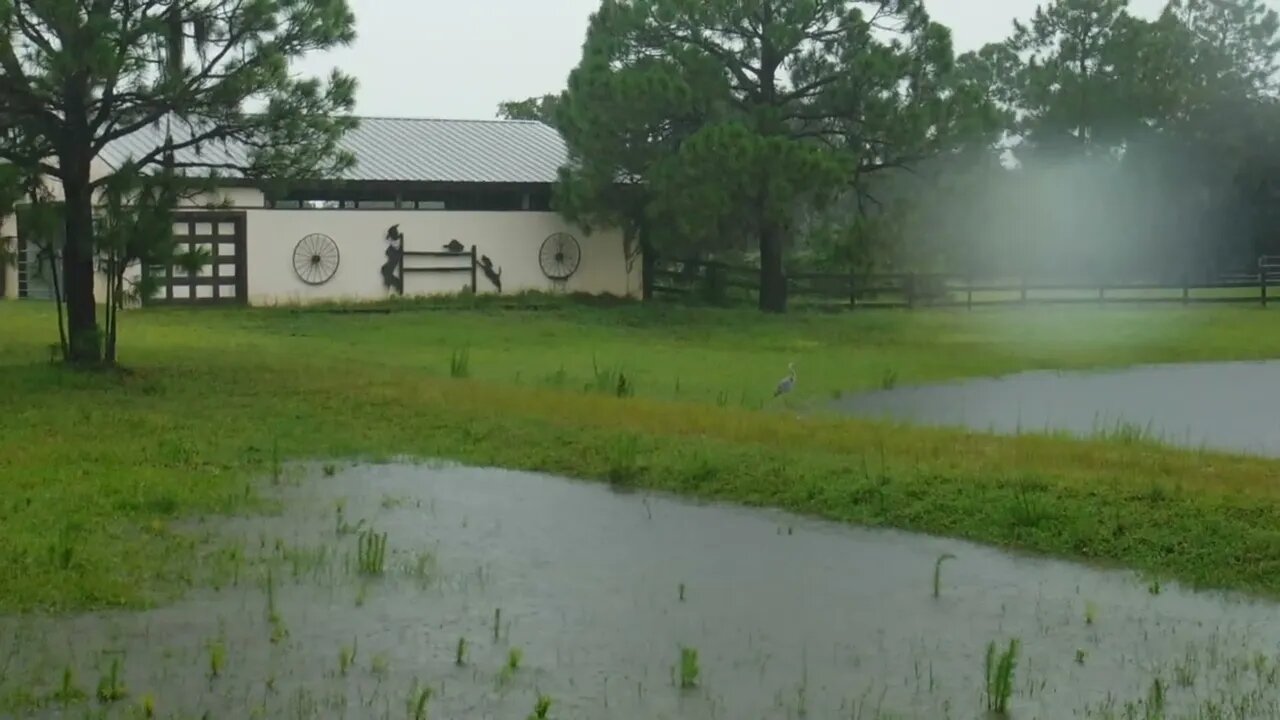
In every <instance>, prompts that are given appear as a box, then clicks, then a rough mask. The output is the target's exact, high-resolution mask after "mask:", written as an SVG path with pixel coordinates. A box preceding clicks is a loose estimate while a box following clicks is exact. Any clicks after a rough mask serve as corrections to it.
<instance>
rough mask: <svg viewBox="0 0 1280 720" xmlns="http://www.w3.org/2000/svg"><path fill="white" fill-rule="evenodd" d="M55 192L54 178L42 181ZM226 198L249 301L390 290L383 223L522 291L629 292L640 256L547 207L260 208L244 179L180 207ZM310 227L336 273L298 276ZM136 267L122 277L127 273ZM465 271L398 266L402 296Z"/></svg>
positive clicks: (343, 297)
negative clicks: (450, 251)
mask: <svg viewBox="0 0 1280 720" xmlns="http://www.w3.org/2000/svg"><path fill="white" fill-rule="evenodd" d="M50 189H51V190H52V191H53V192H54V194H55V195H56V196H60V195H61V192H60V191H61V187H59V186H57V184H56V183H54V184H52V186H51V188H50ZM224 199H226V200H229V201H230V202H229V205H231V206H232V208H233V209H234V210H236V211H243V212H244V213H245V216H246V228H247V235H248V237H247V240H246V243H245V244H246V267H247V273H248V286H249V293H248V294H249V302H250V304H253V305H278V304H294V303H298V304H302V303H310V302H323V301H368V300H379V299H384V298H387V297H389V296H391V295H392V294H393V292H392V291H389V290H388V289H387V288H385V287H384V286H383V282H382V273H381V268H382V265H383V263H385V262H386V249H387V247H388V243H387V242H386V240H385V237H386V233H387V229H388V228H390V227H391V226H392V225H399V226H400V231H401V232H402V233H404V235H405V249H406V250H408V251H411V252H412V251H438V250H442V249H443V246H444V245H445V244H446V243H448V242H450V241H451V240H454V239H457V240H458V241H459V242H461V243H462V244H463V245H464V246H466V248H467V250H468V253H469V251H470V248H471V246H472V245H475V246H477V253H478V254H481V255H487V256H489V258H490V259H491V260H492V261H493V264H494V266H495V267H497V268H499V269H501V271H502V293H503V294H514V293H519V292H523V291H530V290H534V291H546V292H557V291H563V292H571V293H572V292H581V293H589V294H602V293H608V294H612V295H618V296H638V295H639V293H640V285H641V279H640V262H639V261H638V260H637V261H636V262H634V263H633V266H632V268H631V270H630V272H628V270H627V263H626V258H625V256H624V252H623V240H622V233H621V232H620V231H615V230H596V231H595V232H593V233H592V234H591V235H587V234H586V233H585V232H583V231H582V230H581V229H580V228H577V227H574V226H572V225H570V224H569V223H566V222H565V221H564V220H563V219H562V218H561V217H560V216H559V215H557V214H556V213H551V212H518V211H506V212H457V211H415V210H403V211H401V210H271V209H265V208H263V205H264V197H263V193H262V192H261V191H259V190H256V189H249V188H224V189H221V190H220V191H219V192H218V196H217V197H214V198H199V199H193V200H192V201H190V202H189V203H184V204H185V205H188V206H201V205H206V204H207V203H208V202H210V201H214V202H221V201H222V200H224ZM16 226H17V223H16V220H14V219H9V220H8V221H7V222H6V223H5V224H4V225H3V226H0V234H4V235H16V234H17V232H18V230H17V227H16ZM557 232H567V233H569V234H571V235H573V236H574V238H576V239H577V240H578V244H579V245H580V247H581V249H582V260H581V263H580V264H579V266H578V270H577V272H576V273H574V275H573V276H572V277H571V278H570V279H569V280H568V281H567V282H565V283H563V284H557V283H554V282H552V281H551V280H549V279H547V278H546V277H545V276H544V275H543V273H542V270H541V268H540V266H539V261H538V251H539V249H540V248H541V246H542V243H543V241H544V240H545V239H546V238H547V237H548V236H550V235H552V234H554V233H557ZM312 233H322V234H324V235H328V236H329V237H331V238H333V240H334V242H335V243H336V244H337V246H338V249H339V252H340V253H341V263H340V265H339V268H338V271H337V274H336V275H335V276H334V277H333V279H332V280H330V281H329V282H328V283H325V284H324V285H319V286H312V285H307V284H306V283H304V282H302V280H300V279H299V278H298V276H297V274H296V273H295V272H294V269H293V252H294V247H295V246H296V245H297V243H298V241H299V240H301V239H302V238H303V237H304V236H306V235H309V234H312ZM467 260H469V255H467V256H466V257H465V258H464V257H459V258H414V257H408V258H406V259H405V265H406V267H408V268H412V267H441V266H462V265H465V264H466V262H467ZM138 272H139V269H138V268H136V267H135V268H131V270H130V272H129V273H128V274H129V276H130V277H131V278H132V277H136V275H137V273H138ZM5 273H6V274H7V277H6V283H5V293H6V295H7V296H9V297H17V290H18V288H17V285H18V282H17V268H16V267H14V266H12V265H10V266H9V267H8V268H6V269H5ZM470 280H471V276H470V274H469V273H465V272H459V273H447V274H445V273H414V272H406V273H405V281H404V291H405V295H407V296H422V295H433V294H448V293H456V292H459V291H461V290H463V289H464V288H465V287H466V286H467V285H469V283H470ZM477 281H478V285H479V292H481V293H484V294H488V293H495V292H497V291H496V289H495V288H494V287H493V285H492V284H491V283H490V282H489V280H488V279H487V278H486V277H485V276H484V273H483V271H480V270H477ZM106 287H107V280H106V277H105V276H101V275H99V276H98V277H97V278H96V281H95V283H94V290H95V295H96V297H97V299H98V302H100V303H101V302H105V300H106Z"/></svg>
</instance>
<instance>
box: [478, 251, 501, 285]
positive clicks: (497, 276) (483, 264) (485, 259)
mask: <svg viewBox="0 0 1280 720" xmlns="http://www.w3.org/2000/svg"><path fill="white" fill-rule="evenodd" d="M480 269H481V270H483V271H484V276H485V277H487V278H489V282H491V283H493V286H494V287H496V288H498V292H502V268H498V269H497V270H494V268H493V261H492V260H490V259H489V256H488V255H481V256H480Z"/></svg>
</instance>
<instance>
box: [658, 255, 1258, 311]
mask: <svg viewBox="0 0 1280 720" xmlns="http://www.w3.org/2000/svg"><path fill="white" fill-rule="evenodd" d="M1277 289H1280V258H1268V257H1263V258H1260V259H1259V262H1258V269H1257V270H1256V271H1253V272H1248V271H1243V272H1235V273H1228V274H1222V275H1219V276H1216V277H1201V278H1193V277H1192V276H1190V275H1189V274H1188V275H1184V276H1183V277H1182V278H1180V279H1178V280H1176V281H1166V282H1154V281H1149V280H1144V281H1133V282H1103V281H1045V280H1035V279H1028V278H980V277H975V276H967V275H956V274H943V273H843V274H841V273H813V272H797V273H791V274H790V275H788V276H787V290H788V294H789V296H790V297H791V298H792V299H793V300H795V301H798V302H801V303H813V304H820V305H827V306H845V307H853V308H892V307H905V308H912V307H966V308H974V307H983V306H992V305H1017V304H1073V303H1075V304H1086V303H1181V304H1192V303H1257V304H1260V305H1262V306H1264V307H1265V306H1267V305H1268V304H1269V303H1270V302H1271V301H1273V300H1280V294H1278V293H1277V292H1276V291H1277ZM653 292H654V295H655V297H661V296H669V297H670V296H674V297H680V298H686V299H698V300H701V301H705V302H713V303H723V302H733V301H746V300H752V299H754V298H755V296H756V294H757V293H758V292H759V270H758V269H755V268H750V267H740V266H731V265H726V264H722V263H714V262H682V263H676V264H672V265H668V266H665V267H660V268H655V269H654V271H653Z"/></svg>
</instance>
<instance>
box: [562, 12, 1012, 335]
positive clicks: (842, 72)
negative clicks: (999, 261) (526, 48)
mask: <svg viewBox="0 0 1280 720" xmlns="http://www.w3.org/2000/svg"><path fill="white" fill-rule="evenodd" d="M864 10H866V11H867V12H865V13H864ZM890 26H892V27H893V28H894V31H893V32H891V33H890V34H891V35H892V36H893V37H892V38H891V39H890V40H887V39H886V38H885V37H884V35H885V34H884V33H883V32H878V31H877V28H878V29H879V30H885V29H887V28H889V27H890ZM979 90H980V88H977V86H975V85H973V83H971V82H969V81H968V80H967V79H966V78H965V77H964V76H963V75H961V74H959V73H957V72H956V71H955V63H954V58H953V55H952V47H951V40H950V33H949V32H948V31H947V30H946V29H945V28H943V27H941V26H939V25H936V24H934V23H931V22H930V21H929V20H928V17H927V16H926V15H925V12H924V9H923V7H922V6H921V5H920V3H919V2H916V1H915V0H910V1H905V2H897V3H892V4H885V3H880V2H871V1H869V0H857V1H854V0H842V1H840V2H817V1H816V0H806V1H804V2H794V3H779V4H776V5H775V4H770V3H766V4H764V5H761V4H759V3H756V2H750V1H748V0H721V1H719V2H709V3H690V2H683V1H682V0H638V1H637V2H630V3H623V2H617V1H616V0H607V1H606V2H605V3H604V5H603V6H602V7H601V9H600V10H599V11H598V12H597V13H596V14H595V15H594V16H593V17H592V22H591V27H590V30H589V32H588V39H587V42H586V44H585V45H584V54H583V59H582V62H581V64H580V65H579V66H578V68H577V69H576V70H574V72H573V74H572V75H571V76H570V81H569V90H568V92H567V93H566V95H565V98H564V101H563V103H562V106H561V111H560V114H559V118H560V120H561V122H560V126H561V127H562V128H563V129H564V131H565V133H566V137H567V139H568V141H569V145H570V147H571V149H572V150H573V152H574V159H575V162H574V163H573V164H571V166H570V168H569V169H568V170H566V171H565V173H564V174H563V175H562V178H561V183H560V193H559V197H560V202H559V206H560V207H561V208H562V209H563V210H565V211H566V212H567V214H570V215H571V216H573V217H583V216H585V217H604V218H611V219H613V218H625V219H627V220H629V221H630V227H632V228H635V229H636V231H637V232H640V233H641V234H642V235H643V241H644V243H645V247H646V250H648V249H650V248H656V247H657V246H658V245H659V244H664V245H666V247H667V248H670V249H671V250H674V251H675V252H677V253H679V254H681V255H682V256H690V255H698V254H704V255H705V254H707V253H713V252H717V251H725V250H728V249H737V250H741V249H745V248H744V244H743V241H742V238H744V237H753V238H755V240H756V245H757V246H758V247H759V250H760V257H761V287H762V290H761V294H760V302H761V307H762V308H763V309H768V310H783V309H785V306H786V287H785V283H784V282H783V281H782V273H783V267H782V251H783V248H784V245H785V244H786V239H787V237H788V235H790V234H792V233H793V232H794V231H795V230H796V225H797V223H798V221H799V219H800V216H801V212H802V211H803V210H804V209H805V208H821V207H823V206H824V205H825V204H826V203H827V202H829V201H830V200H832V199H833V198H834V197H836V196H838V195H839V194H841V193H842V192H845V191H846V189H848V190H850V191H855V192H857V191H858V188H860V186H861V183H862V181H863V179H864V177H865V176H867V175H869V174H871V173H874V172H876V171H880V170H883V169H886V168H890V167H898V166H902V165H907V164H910V163H911V162H914V161H915V160H917V159H919V158H921V157H924V156H927V155H929V154H931V153H933V152H937V151H939V150H941V149H947V148H950V147H951V146H952V145H953V144H954V143H955V141H956V138H957V137H958V136H959V135H960V134H965V133H972V132H973V131H974V130H975V128H977V127H987V126H989V125H991V124H992V122H990V121H991V120H994V118H995V117H996V114H995V113H994V111H993V110H992V109H991V108H990V104H989V103H988V102H987V100H986V98H985V96H984V95H983V94H982V93H981V92H980V91H979ZM976 118H987V120H978V119H976ZM620 181H621V182H622V184H623V187H621V188H619V187H618V185H619V183H620ZM652 227H661V228H662V230H661V232H660V233H653V232H650V233H647V234H646V233H644V231H645V230H647V229H649V228H652Z"/></svg>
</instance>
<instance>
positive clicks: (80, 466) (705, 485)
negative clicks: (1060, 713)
mask: <svg viewBox="0 0 1280 720" xmlns="http://www.w3.org/2000/svg"><path fill="white" fill-rule="evenodd" d="M394 307H396V308H399V309H401V310H403V311H400V312H392V313H389V314H364V313H360V314H356V313H345V314H337V313H328V312H295V311H290V310H285V309H262V310H239V311H232V310H207V309H201V310H147V311H135V312H130V313H128V314H126V315H125V316H124V317H123V318H122V330H121V347H122V352H121V359H122V362H123V363H124V364H125V365H126V366H127V369H128V370H127V372H125V373H111V374H105V373H104V374H90V375H82V374H75V373H71V372H68V371H65V370H62V369H61V368H59V367H56V366H52V365H50V364H49V363H48V357H49V351H48V345H49V343H50V342H51V341H52V340H54V339H56V330H55V325H54V320H53V315H52V312H51V308H50V307H49V306H46V305H41V304H29V303H15V302H5V303H0V391H2V395H0V396H2V397H3V398H4V401H3V403H0V490H2V492H0V610H28V609H36V608H44V609H53V610H72V609H83V608H91V607H103V606H138V605H141V604H145V603H147V602H151V601H157V600H164V599H165V598H168V597H171V596H172V593H173V592H174V591H177V590H180V589H181V588H182V587H184V586H185V585H187V584H189V583H195V582H201V581H202V580H203V579H206V578H207V577H208V575H209V573H212V572H216V571H217V560H216V558H217V553H216V552H214V550H215V549H214V548H210V547H206V546H205V545H204V544H202V543H201V542H200V541H199V538H198V537H195V536H191V535H188V534H185V533H184V532H183V530H182V527H183V523H182V521H183V520H184V519H187V518H191V517H195V516H201V515H208V514H216V513H229V512H239V511H244V510H249V509H255V508H257V507H259V505H258V503H256V502H255V497H256V496H257V494H258V493H257V489H258V488H259V487H260V485H259V483H261V482H266V481H268V480H269V478H270V477H271V476H272V475H273V468H274V467H275V465H276V463H277V461H279V460H282V459H283V460H287V459H304V458H307V459H314V458H354V457H361V458H381V457H389V456H392V455H397V454H413V455H419V456H435V457H446V458H452V459H457V460H461V461H465V462H470V463H484V464H495V465H501V466H505V467H511V468H520V469H530V470H544V471H550V472H557V473H563V474H567V475H573V476H579V477H586V478H594V479H607V480H610V481H612V482H615V483H619V484H627V485H632V486H637V487H645V488H653V489H659V490H668V491H675V492H680V493H685V494H690V495H696V496H700V497H706V498H717V499H724V500H731V501H736V502H742V503H747V504H757V505H771V506H778V507H783V508H787V509H791V510H796V511H800V512H805V513H811V514H815V515H820V516H824V517H829V518H833V519H837V520H845V521H850V522H857V523H864V524H868V525H882V526H893V527H900V528H905V529H911V530H920V531H928V532H935V533H940V534H947V535H952V536H957V537H964V538H971V539H976V540H980V541H984V542H990V543H995V544H999V545H1005V546H1010V547H1016V548H1022V549H1027V550H1032V551H1037V552H1044V553H1051V554H1056V555H1062V556H1067V557H1074V558H1083V559H1091V560H1095V561H1099V562H1104V563H1115V564H1121V565H1126V566H1130V567H1134V568H1137V569H1142V570H1148V571H1152V572H1157V573H1161V574H1164V575H1168V576H1170V577H1173V578H1178V579H1182V580H1186V581H1191V582H1195V583H1203V584H1207V585H1212V586H1219V587H1235V588H1241V589H1247V590H1253V591H1260V592H1264V593H1277V592H1280V573H1278V572H1276V571H1277V570H1278V569H1280V558H1278V557H1277V556H1276V553H1275V552H1274V548H1276V547H1280V490H1277V488H1276V485H1275V484H1274V482H1273V478H1274V477H1276V475H1277V471H1280V463H1276V462H1270V461H1265V460H1259V459H1250V458H1238V457H1230V456H1226V455H1219V454H1212V453H1199V452H1183V451H1174V450H1170V449H1167V448H1161V447H1158V446H1155V445H1151V444H1146V443H1142V442H1131V443H1124V442H1116V441H1114V440H1113V441H1103V440H1093V441H1069V440H1064V439H1061V438H1047V437H1019V438H997V437H989V436H984V435H973V434H966V433H961V432H953V431H944V430H930V429H904V428H894V427H889V426H886V425H880V424H874V423H866V422H857V421H851V420H846V419H841V418H831V417H826V416H824V415H821V414H817V415H807V416H805V417H803V418H801V417H798V416H797V412H795V411H794V409H796V408H799V407H801V406H806V405H808V406H809V407H818V406H820V404H821V403H822V402H824V401H826V400H828V399H829V398H831V397H832V396H834V395H836V394H837V393H840V392H848V391H853V390H858V389H865V388H875V387H881V386H884V385H887V384H891V383H910V382H917V381H928V380H938V379H943V378H953V377H962V376H976V375H996V374H1002V373H1008V372H1013V371H1017V370H1023V369H1038V368H1084V367H1097V366H1120V365H1127V364H1132V363H1140V362H1166V361H1187V360H1210V359H1256V358H1269V357H1280V332H1274V331H1273V330H1272V328H1273V326H1275V325H1276V324H1277V323H1280V314H1275V313H1268V312H1266V311H1263V310H1261V309H1257V308H1218V307H1212V308H1210V307H1192V308H1185V309H1184V308H1174V307H1160V308H1133V307H1116V306H1109V307H1101V308H1097V307H1090V308H1052V309H1022V308H1015V309H1001V310H983V311H974V312H971V313H970V312H965V311H945V312H944V311H914V312H907V311H884V312H862V313H851V314H819V313H812V314H795V315H790V316H784V317H762V316H760V315H758V314H756V313H754V312H751V311H737V310H695V309H683V308H677V307H671V306H649V307H640V306H634V305H623V306H615V307H588V306H582V305H573V304H568V303H563V302H557V303H550V306H549V307H548V308H546V309H543V310H539V311H526V310H513V309H500V308H496V307H488V308H486V307H484V306H481V307H465V306H464V305H463V304H455V306H453V307H434V308H433V307H432V306H430V305H425V304H395V305H394ZM463 354H465V355H466V362H465V365H466V372H465V373H459V374H465V375H466V376H467V377H451V371H450V365H451V361H456V360H455V359H456V358H460V357H461V356H462V355H463ZM791 361H794V362H795V363H796V364H797V366H798V370H799V384H798V392H797V393H796V395H795V396H794V397H792V398H788V399H787V400H786V401H785V402H778V401H774V400H771V399H770V398H769V395H770V394H771V392H772V388H773V385H774V383H775V382H776V381H777V379H778V378H780V377H781V376H782V375H783V374H784V373H785V370H786V364H787V363H788V362H791ZM618 373H621V374H622V375H625V377H626V378H627V383H628V385H629V387H630V388H631V389H633V391H634V396H633V397H627V398H622V399H620V398H618V397H616V394H615V392H614V390H615V389H616V387H617V374H618ZM783 411H785V412H783Z"/></svg>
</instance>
